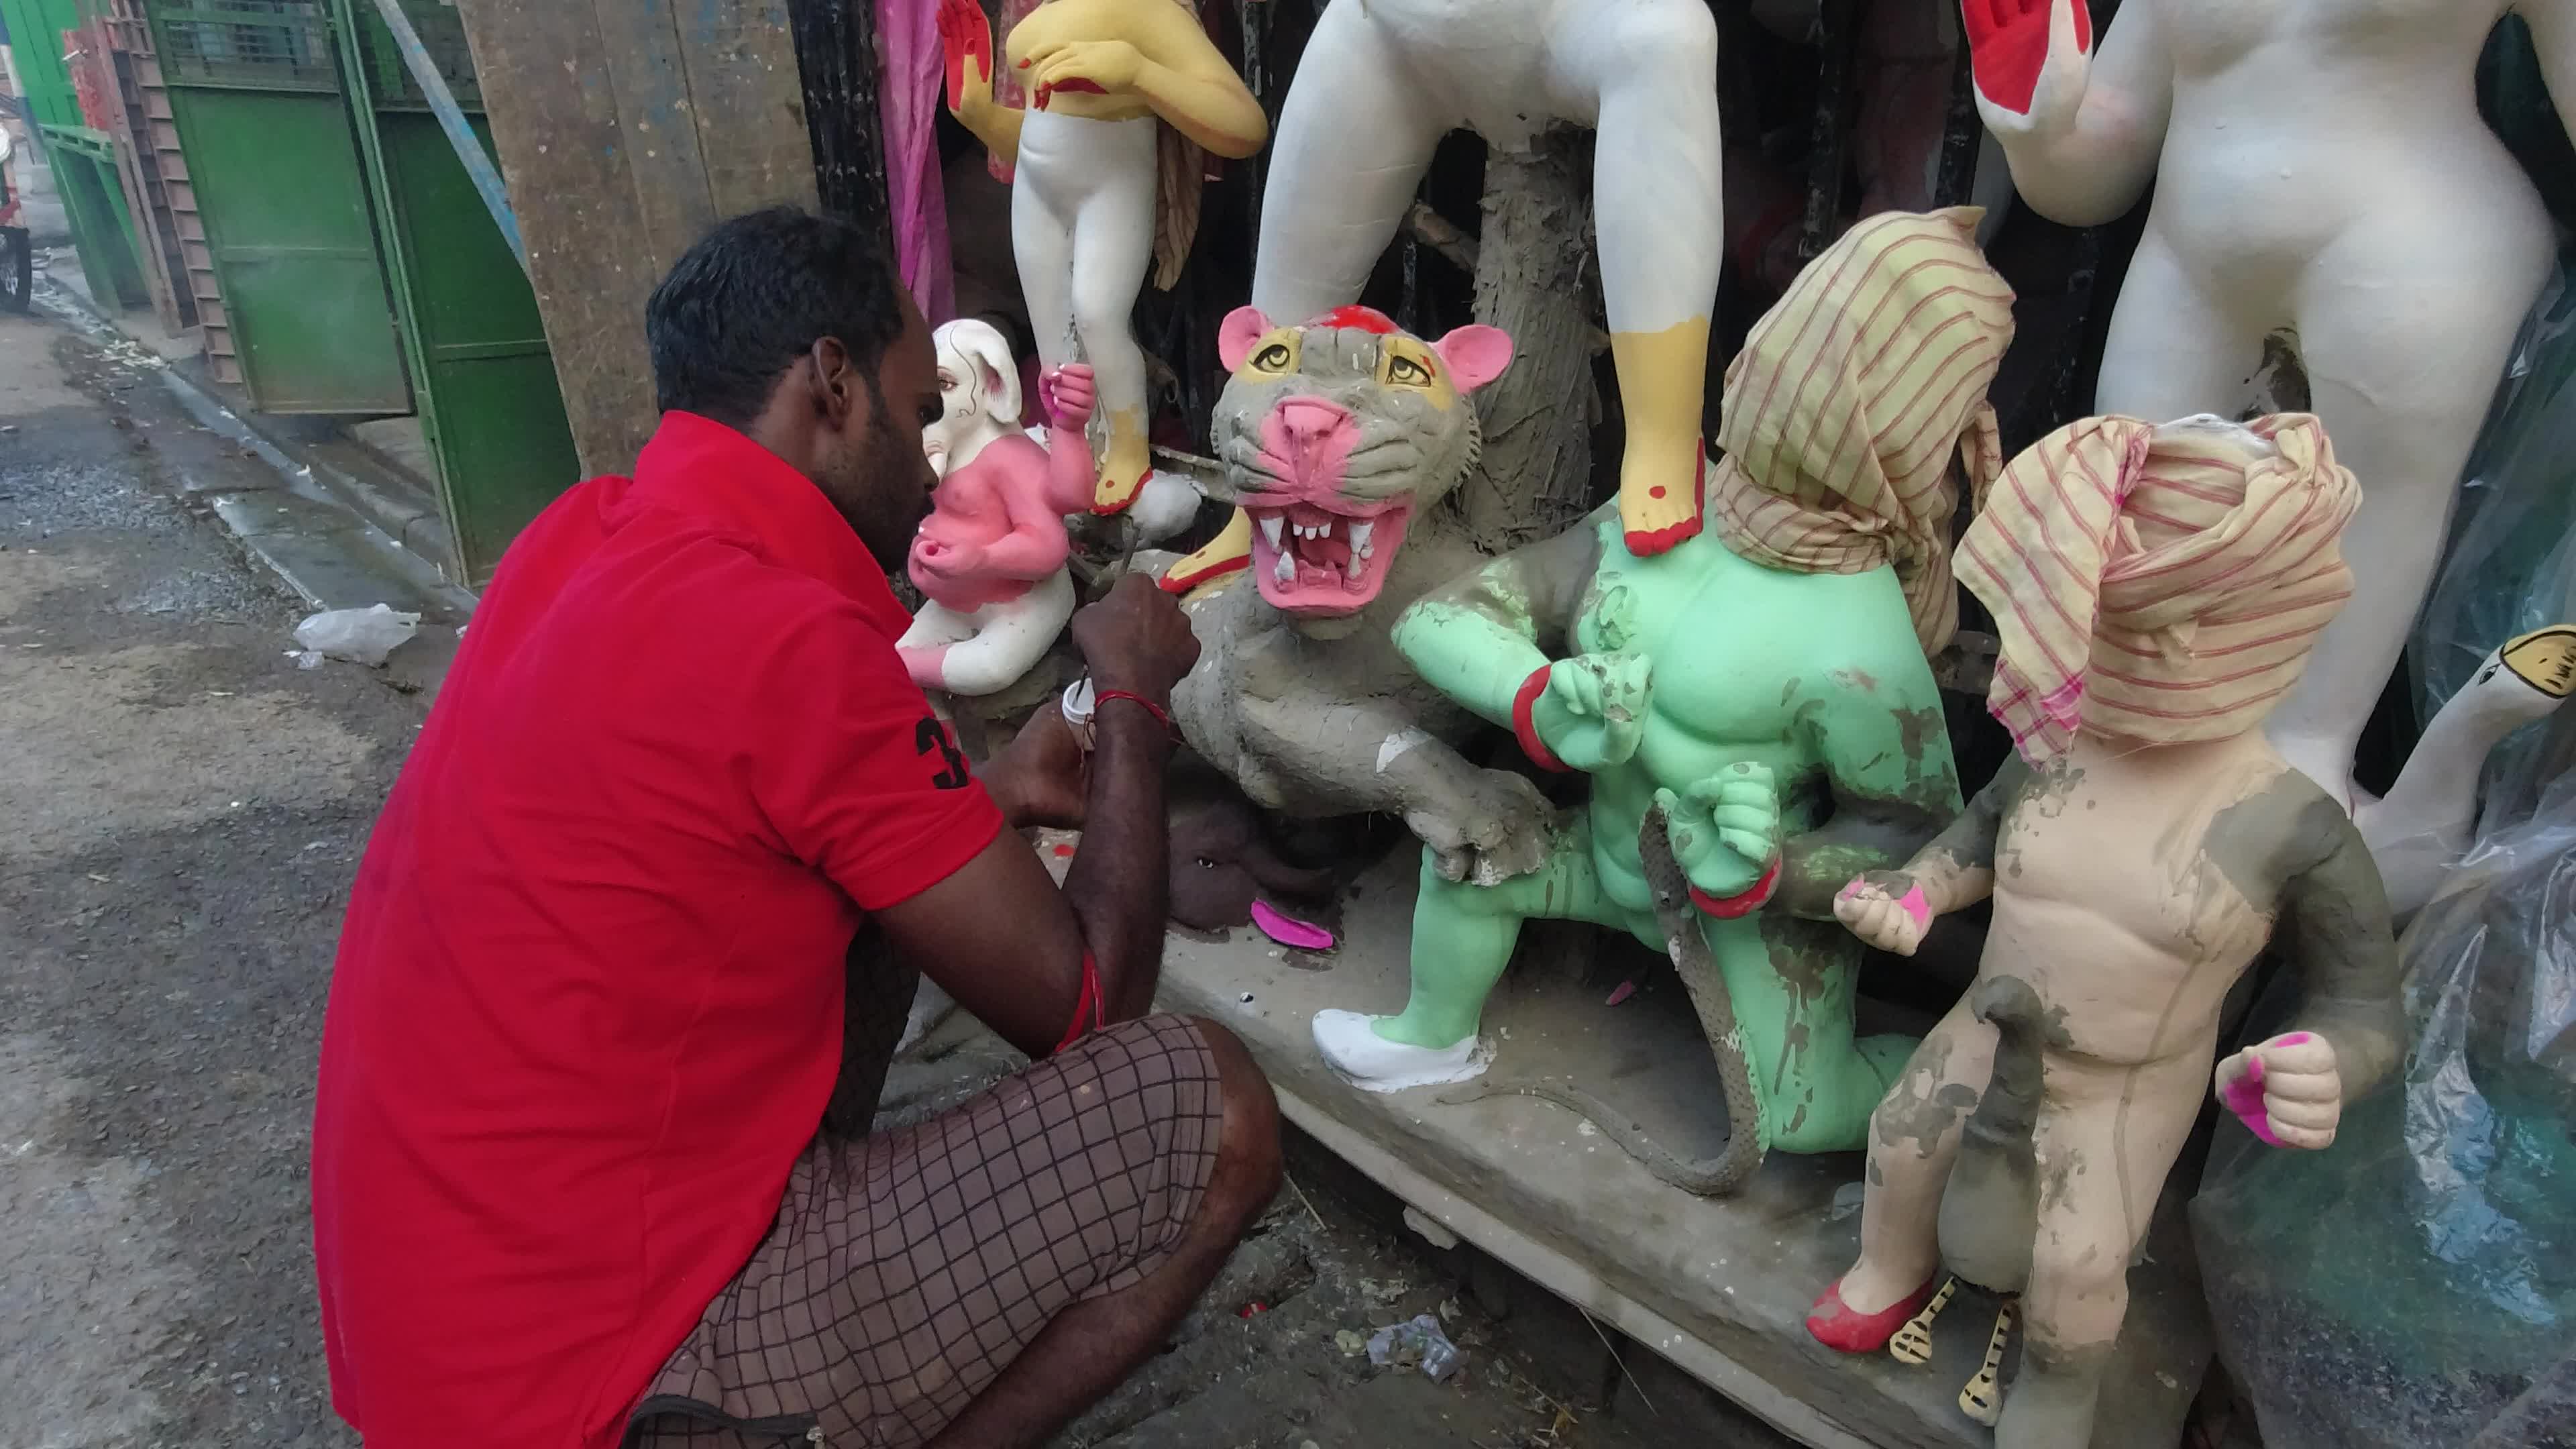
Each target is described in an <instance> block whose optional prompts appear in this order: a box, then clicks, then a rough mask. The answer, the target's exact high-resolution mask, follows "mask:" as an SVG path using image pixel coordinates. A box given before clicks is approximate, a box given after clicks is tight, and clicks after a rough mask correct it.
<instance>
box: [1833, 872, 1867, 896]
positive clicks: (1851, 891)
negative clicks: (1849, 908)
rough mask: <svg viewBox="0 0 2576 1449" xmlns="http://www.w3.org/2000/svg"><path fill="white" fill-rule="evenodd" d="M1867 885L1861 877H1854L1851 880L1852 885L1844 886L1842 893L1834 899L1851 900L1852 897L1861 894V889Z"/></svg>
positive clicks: (1837, 894) (1838, 893)
mask: <svg viewBox="0 0 2576 1449" xmlns="http://www.w3.org/2000/svg"><path fill="white" fill-rule="evenodd" d="M1865 884H1867V882H1865V881H1863V880H1862V879H1861V878H1860V877H1859V876H1853V877H1852V878H1851V884H1850V885H1847V886H1844V887H1843V888H1842V890H1841V891H1839V892H1837V893H1836V894H1835V896H1834V899H1835V900H1838V901H1847V900H1850V899H1851V898H1852V897H1854V896H1856V895H1859V894H1860V891H1861V887H1862V886H1863V885H1865Z"/></svg>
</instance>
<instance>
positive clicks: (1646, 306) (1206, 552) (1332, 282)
mask: <svg viewBox="0 0 2576 1449" xmlns="http://www.w3.org/2000/svg"><path fill="white" fill-rule="evenodd" d="M1560 121H1562V122H1568V123H1571V124H1574V125H1578V126H1589V127H1591V128H1593V131H1594V133H1595V135H1596V136H1597V138H1598V139H1597V144H1596V146H1595V150H1594V157H1595V160H1594V166H1593V176H1592V209H1593V224H1594V228H1595V230H1596V231H1597V233H1598V235H1599V244H1600V256H1601V291H1602V297H1603V300H1604V301H1605V303H1606V304H1607V306H1608V309H1609V321H1610V344H1611V354H1612V359H1613V361H1614V362H1615V363H1616V364H1617V367H1618V374H1619V399H1620V406H1621V409H1622V411H1623V412H1624V413H1625V415H1626V419H1627V445H1626V449H1627V450H1626V453H1625V454H1624V456H1623V457H1622V458H1621V461H1620V465H1619V510H1620V518H1621V526H1622V528H1623V529H1624V530H1625V532H1626V535H1627V537H1626V544H1627V547H1628V549H1629V551H1630V552H1632V553H1635V554H1638V555H1640V556H1643V555H1648V554H1654V553H1660V552H1662V551H1664V550H1666V549H1669V548H1672V547H1673V546H1675V545H1677V544H1679V543H1680V542H1681V541H1682V540H1684V539H1686V538H1689V537H1691V536H1692V535H1694V534H1696V533H1698V532H1699V530H1700V495H1701V489H1702V486H1703V484H1704V482H1705V473H1704V469H1703V463H1704V456H1703V448H1702V444H1701V435H1700V419H1701V410H1702V408H1703V406H1704V405H1705V402H1706V393H1707V373H1708V345H1709V320H1710V316H1711V314H1712V312H1713V311H1714V309H1715V307H1716V304H1717V284H1718V273H1719V269H1720V267H1721V266H1722V265H1723V262H1724V256H1725V218H1724V215H1723V212H1724V203H1723V195H1722V189H1721V184H1720V171H1721V165H1720V161H1721V158H1720V155H1719V145H1720V137H1719V128H1718V110H1717V23H1716V21H1715V20H1714V19H1713V18H1712V17H1711V16H1710V14H1709V9H1708V6H1707V4H1706V3H1705V0H1476V3H1462V0H1365V3H1351V4H1336V5H1331V6H1328V7H1326V8H1325V9H1324V12H1323V14H1322V15H1321V16H1320V17H1318V18H1317V20H1316V22H1315V30H1314V34H1313V35H1312V36H1311V37H1310V38H1309V39H1308V40H1307V42H1306V49H1305V52H1304V53H1303V55H1302V56H1301V57H1300V58H1299V60H1298V62H1297V77H1296V81H1295V83H1294V84H1292V85H1291V86H1290V87H1289V90H1288V99H1287V101H1286V102H1285V103H1284V104H1283V105H1282V107H1281V110H1280V114H1279V138H1278V142H1277V144H1275V145H1274V146H1272V148H1271V152H1270V160H1269V165H1270V174H1269V180H1268V182H1267V184H1266V186H1265V188H1264V190H1263V192H1262V199H1261V240H1260V248H1259V250H1258V251H1257V252H1256V253H1255V254H1254V269H1253V279H1252V305H1253V306H1255V307H1258V308H1260V309H1261V310H1262V311H1263V312H1265V313H1267V314H1268V315H1269V316H1271V317H1273V318H1276V319H1279V320H1281V321H1305V320H1307V319H1309V318H1313V317H1319V316H1322V315H1323V314H1324V313H1326V312H1329V311H1331V310H1332V309H1333V308H1335V307H1341V306H1347V305H1349V304H1351V303H1354V302H1357V301H1358V300H1359V299H1360V290H1361V288H1362V287H1363V286H1364V285H1365V284H1366V283H1367V281H1368V277H1369V273H1370V272H1371V271H1372V270H1373V269H1374V268H1375V267H1376V266H1377V263H1378V258H1379V257H1380V256H1381V255H1383V254H1384V253H1385V251H1386V248H1387V244H1388V243H1389V242H1390V241H1392V240H1393V239H1394V237H1395V229H1396V227H1397V226H1398V225H1399V224H1400V223H1401V222H1402V221H1403V219H1404V214H1405V212H1406V210H1407V209H1408V208H1410V207H1411V205H1412V204H1413V197H1414V192H1415V189H1416V188H1417V187H1419V186H1420V185H1421V182H1422V177H1423V173H1424V172H1425V171H1426V170H1428V169H1429V167H1430V165H1431V153H1432V151H1433V149H1434V148H1435V147H1436V146H1438V145H1439V142H1440V138H1441V137H1443V136H1445V135H1447V134H1448V133H1449V132H1451V131H1453V130H1456V129H1459V128H1460V127H1465V128H1467V129H1469V130H1472V131H1474V132H1476V133H1477V134H1478V135H1480V136H1482V137H1484V138H1485V140H1486V142H1487V143H1488V144H1489V145H1492V146H1494V147H1498V148H1502V149H1506V150H1518V149H1525V148H1527V147H1528V146H1529V145H1530V144H1531V143H1532V142H1533V141H1534V140H1536V138H1537V137H1538V135H1539V133H1540V132H1541V131H1542V130H1544V129H1546V128H1547V127H1548V126H1549V125H1550V124H1553V123H1556V122H1560ZM1250 547H1251V523H1250V522H1249V521H1248V520H1247V519H1245V518H1244V517H1243V516H1242V515H1240V514H1238V515H1237V516H1236V517H1235V518H1234V520H1233V521H1232V522H1231V523H1230V524H1229V525H1228V526H1227V529H1226V532H1225V533H1224V534H1222V535H1220V536H1219V537H1218V539H1217V540H1216V541H1215V542H1213V543H1211V544H1209V545H1208V546H1207V547H1206V548H1205V549H1202V550H1200V551H1199V552H1198V553H1196V554H1193V555H1191V556H1190V557H1189V558H1186V559H1184V560H1182V561H1181V562H1180V563H1178V564H1176V565H1174V566H1173V568H1172V570H1171V572H1170V573H1169V574H1168V575H1167V576H1166V583H1165V586H1166V587H1168V588H1171V589H1173V590H1174V591H1175V592H1178V591H1180V590H1183V589H1186V588H1189V587H1193V586H1195V585H1196V584H1198V583H1200V582H1203V581H1205V580H1206V579H1208V578H1212V577H1214V576H1216V575H1218V574H1220V573H1223V572H1225V571H1226V570H1228V569H1230V568H1238V567H1241V566H1242V561H1243V560H1244V559H1245V558H1246V557H1247V555H1248V551H1249V549H1250Z"/></svg>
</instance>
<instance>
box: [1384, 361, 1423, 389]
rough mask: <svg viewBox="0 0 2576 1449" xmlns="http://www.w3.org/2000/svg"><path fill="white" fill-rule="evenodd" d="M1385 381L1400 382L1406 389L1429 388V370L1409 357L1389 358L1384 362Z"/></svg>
mask: <svg viewBox="0 0 2576 1449" xmlns="http://www.w3.org/2000/svg"><path fill="white" fill-rule="evenodd" d="M1386 380H1387V381H1389V382H1400V383H1403V384H1405V385H1406V386H1408V387H1429V386H1430V385H1431V369H1430V368H1428V367H1425V366H1423V365H1422V364H1421V363H1420V362H1417V361H1415V360H1414V359H1412V358H1410V357H1404V356H1401V355H1399V356H1395V357H1390V358H1388V359H1387V361H1386Z"/></svg>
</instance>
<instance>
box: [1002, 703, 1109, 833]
mask: <svg viewBox="0 0 2576 1449" xmlns="http://www.w3.org/2000/svg"><path fill="white" fill-rule="evenodd" d="M1090 770H1091V755H1090V752H1089V751H1087V750H1085V749H1083V747H1082V741H1081V740H1079V739H1077V738H1075V737H1074V733H1073V726H1071V725H1069V724H1067V723H1065V719H1064V709H1063V707H1062V705H1061V703H1060V702H1050V703H1049V704H1048V705H1047V707H1046V708H1044V709H1042V710H1039V711H1038V712H1037V713H1036V714H1034V715H1031V716H1030V717H1029V722H1028V723H1027V724H1025V725H1022V726H1020V732H1019V734H1018V735H1016V736H1014V737H1013V738H1012V740H1011V742H1010V743H1009V744H1008V745H1005V746H1003V747H1002V749H1001V751H1000V753H998V754H996V755H994V756H993V758H992V759H991V760H989V761H987V762H986V763H985V766H984V771H983V776H984V789H985V792H986V793H988V794H990V795H991V796H992V797H993V803H994V804H996V805H999V806H1001V807H1002V818H1004V819H1005V820H1008V821H1009V822H1011V826H1012V828H1013V829H1019V828H1021V827H1025V826H1030V825H1046V826H1052V827H1054V828H1056V829H1058V830H1080V829H1081V828H1082V818H1083V802H1084V801H1085V800H1086V799H1087V798H1088V792H1089V790H1090V788H1091V776H1090Z"/></svg>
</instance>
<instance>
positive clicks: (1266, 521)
mask: <svg viewBox="0 0 2576 1449" xmlns="http://www.w3.org/2000/svg"><path fill="white" fill-rule="evenodd" d="M1284 522H1286V520H1285V519H1283V518H1281V517H1280V515H1278V514H1276V513H1272V514H1268V515H1265V516H1264V517H1263V518H1262V520H1261V533H1262V536H1263V537H1265V538H1267V539H1269V540H1270V551H1271V552H1273V553H1277V552H1278V551H1279V534H1280V525H1281V524H1282V523H1284Z"/></svg>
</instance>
